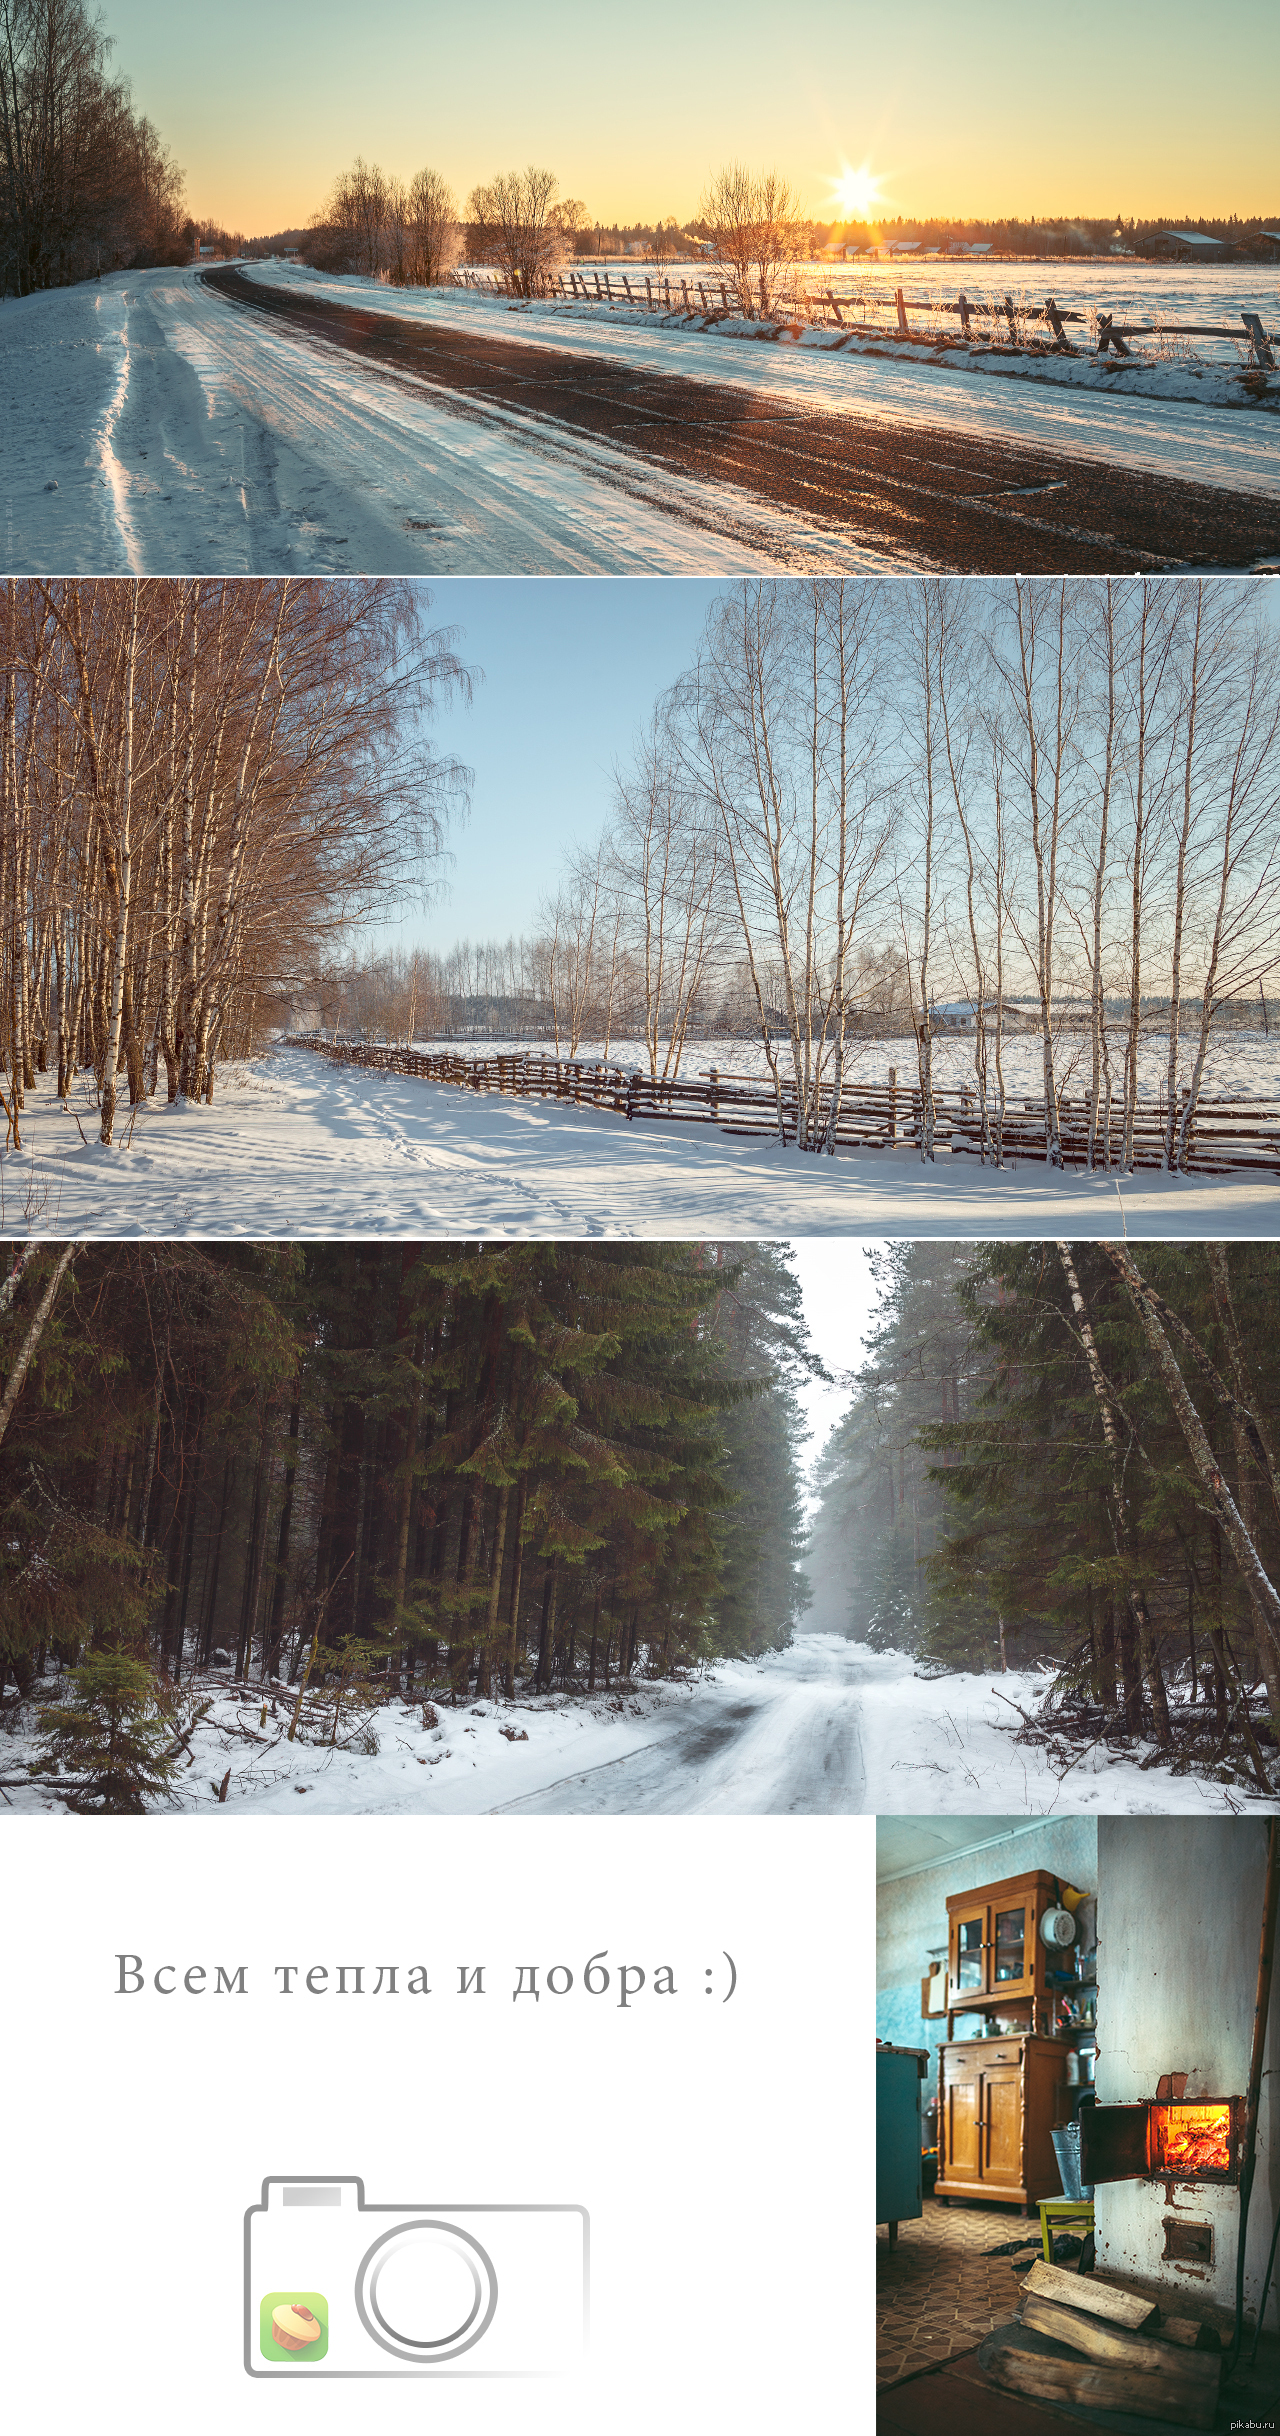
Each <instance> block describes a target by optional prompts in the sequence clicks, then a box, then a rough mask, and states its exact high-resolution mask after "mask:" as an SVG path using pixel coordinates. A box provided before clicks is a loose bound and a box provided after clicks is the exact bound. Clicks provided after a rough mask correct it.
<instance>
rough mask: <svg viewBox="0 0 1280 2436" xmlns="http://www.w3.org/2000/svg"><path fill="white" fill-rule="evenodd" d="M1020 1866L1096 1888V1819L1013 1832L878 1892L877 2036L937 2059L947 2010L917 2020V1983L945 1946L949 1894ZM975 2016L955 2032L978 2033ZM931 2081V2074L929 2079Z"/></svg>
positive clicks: (961, 2020)
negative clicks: (935, 1950)
mask: <svg viewBox="0 0 1280 2436" xmlns="http://www.w3.org/2000/svg"><path fill="white" fill-rule="evenodd" d="M1026 1869H1051V1870H1052V1871H1053V1873H1054V1876H1055V1877H1057V1878H1062V1879H1063V1880H1065V1882H1066V1883H1067V1884H1068V1885H1069V1886H1078V1887H1079V1888H1080V1889H1081V1890H1082V1892H1083V1893H1085V1894H1096V1892H1097V1887H1098V1822H1097V1820H1096V1819H1091V1818H1062V1819H1048V1820H1046V1821H1045V1823H1044V1824H1043V1826H1038V1827H1035V1828H1033V1829H1032V1830H1031V1831H1030V1833H1024V1834H1020V1835H1011V1836H1009V1837H1008V1838H1007V1839H1005V1840H1004V1841H1002V1842H1000V1843H996V1844H986V1845H984V1846H983V1848H982V1850H981V1851H980V1852H972V1853H968V1854H965V1855H963V1856H962V1857H961V1858H959V1859H955V1858H952V1859H949V1860H946V1861H942V1862H939V1863H938V1864H937V1865H936V1866H934V1867H932V1868H929V1869H921V1870H914V1871H913V1872H912V1874H911V1876H910V1877H907V1878H893V1879H890V1880H889V1881H888V1883H887V1884H885V1885H882V1886H879V1887H877V1889H876V2036H877V2038H882V2039H886V2040H889V2041H891V2042H892V2044H893V2045H894V2046H895V2047H927V2048H928V2049H929V2052H930V2055H931V2056H933V2055H936V2054H937V2051H938V2049H939V2047H940V2046H942V2044H943V2042H944V2040H945V2038H946V2035H947V2017H946V2015H945V2013H943V2014H938V2015H936V2016H934V2018H933V2019H931V2020H929V2021H922V2020H921V2017H920V1982H921V1980H922V1979H923V1977H924V1974H925V1972H926V1971H927V1970H928V1967H929V1948H930V1947H931V1946H942V1947H945V1946H946V1942H947V1897H948V1895H960V1894H963V1893H964V1892H965V1890H966V1888H967V1887H970V1886H989V1885H991V1884H993V1883H994V1882H995V1880H996V1879H997V1878H1013V1877H1018V1876H1020V1875H1021V1873H1022V1871H1023V1870H1026ZM984 2026H985V2025H984V2023H983V2021H982V2019H981V2017H980V2016H977V2015H971V2016H969V2017H968V2018H967V2019H966V2017H965V2016H963V2015H960V2014H957V2016H956V2030H957V2033H960V2032H962V2031H963V2030H965V2029H966V2028H970V2027H972V2028H973V2029H975V2030H977V2029H981V2028H983V2027H984ZM934 2078H935V2082H936V2074H935V2076H934Z"/></svg>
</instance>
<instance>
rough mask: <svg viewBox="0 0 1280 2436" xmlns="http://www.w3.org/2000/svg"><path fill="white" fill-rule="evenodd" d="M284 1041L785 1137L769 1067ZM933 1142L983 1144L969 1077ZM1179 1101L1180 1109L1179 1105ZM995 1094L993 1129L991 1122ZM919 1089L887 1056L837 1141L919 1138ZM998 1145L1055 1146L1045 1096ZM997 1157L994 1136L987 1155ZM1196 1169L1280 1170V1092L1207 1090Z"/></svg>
mask: <svg viewBox="0 0 1280 2436" xmlns="http://www.w3.org/2000/svg"><path fill="white" fill-rule="evenodd" d="M285 1046H286V1047H287V1048H292V1049H311V1050H314V1052H315V1053H316V1055H317V1056H319V1057H327V1058H331V1059H332V1060H334V1062H335V1063H337V1064H339V1065H344V1066H367V1067H371V1068H372V1069H373V1071H374V1072H375V1073H378V1074H409V1075H415V1076H417V1077H418V1078H419V1079H420V1080H421V1081H422V1082H428V1083H451V1084H453V1085H454V1086H455V1087H456V1088H458V1089H461V1090H465V1091H496V1092H499V1093H500V1094H501V1095H502V1096H503V1097H504V1098H508V1099H543V1100H559V1101H561V1102H562V1103H566V1102H567V1103H568V1104H570V1105H571V1106H573V1107H575V1108H600V1109H604V1110H606V1111H608V1112H609V1113H610V1114H611V1115H614V1116H621V1117H625V1119H626V1121H627V1123H628V1124H634V1123H637V1122H639V1121H641V1120H647V1119H656V1120H658V1121H659V1122H661V1123H663V1124H668V1125H672V1124H675V1125H709V1126H714V1127H716V1128H717V1129H718V1130H719V1131H720V1132H721V1133H730V1134H754V1135H756V1136H758V1137H759V1136H763V1137H766V1138H767V1137H769V1136H772V1137H773V1138H774V1139H775V1140H776V1139H777V1138H778V1109H777V1101H776V1099H775V1095H774V1089H773V1083H772V1079H771V1077H770V1076H768V1075H767V1074H766V1075H750V1074H726V1073H723V1072H722V1071H721V1070H720V1069H719V1068H718V1067H716V1066H712V1067H710V1068H709V1069H708V1070H707V1071H706V1072H704V1073H702V1074H699V1075H697V1076H696V1077H692V1078H689V1077H685V1076H680V1077H679V1078H677V1080H675V1081H674V1082H662V1081H654V1080H653V1079H652V1077H651V1076H649V1075H647V1074H645V1073H643V1072H642V1071H641V1070H640V1069H639V1068H635V1069H629V1068H627V1067H624V1066H609V1065H604V1064H602V1063H600V1062H598V1061H596V1060H592V1059H589V1058H555V1057H545V1056H543V1055H541V1054H540V1053H539V1052H538V1051H537V1050H517V1051H512V1052H511V1053H510V1054H507V1055H503V1054H501V1053H498V1054H495V1055H493V1056H490V1057H461V1056H459V1055H457V1054H456V1053H455V1052H453V1051H451V1050H425V1049H399V1048H391V1047H388V1046H386V1045H385V1044H383V1043H381V1042H375V1041H328V1040H325V1039H324V1038H323V1037H322V1036H321V1035H320V1034H319V1033H313V1032H304V1033H293V1034H291V1035H290V1036H289V1037H288V1039H287V1040H286V1042H285ZM819 1101H820V1114H819V1123H818V1127H817V1131H818V1132H819V1135H820V1134H821V1130H822V1127H823V1126H825V1124H826V1123H827V1121H828V1119H829V1117H830V1112H831V1093H830V1091H829V1090H826V1089H823V1090H822V1091H821V1092H820V1093H819ZM933 1103H934V1111H935V1123H934V1145H935V1148H936V1150H937V1151H939V1152H940V1153H943V1154H946V1153H947V1152H951V1151H966V1152H969V1153H971V1154H972V1155H973V1156H975V1157H978V1158H980V1157H981V1156H982V1153H983V1134H982V1115H981V1110H980V1107H979V1104H978V1096H977V1092H976V1090H975V1089H974V1087H973V1085H972V1084H962V1085H961V1086H959V1088H957V1089H951V1090H937V1089H935V1091H934V1093H933ZM1180 1115H1181V1111H1179V1116H1180ZM1167 1116H1168V1110H1167V1106H1166V1104H1165V1103H1164V1102H1162V1101H1160V1100H1150V1101H1144V1102H1142V1103H1141V1105H1140V1106H1139V1108H1138V1111H1137V1114H1136V1116H1135V1119H1134V1128H1133V1164H1134V1166H1135V1167H1155V1168H1159V1167H1163V1165H1164V1158H1165V1132H1166V1124H1167ZM782 1117H783V1128H784V1132H785V1138H786V1140H787V1141H788V1142H794V1141H795V1140H796V1119H797V1095H796V1090H795V1085H794V1083H787V1082H785V1081H784V1083H783V1090H782ZM994 1125H995V1116H994V1111H993V1109H992V1107H991V1105H990V1103H989V1104H988V1129H989V1131H991V1130H993V1129H994ZM920 1126H921V1096H920V1091H919V1088H918V1086H916V1085H912V1084H908V1083H905V1082H900V1081H899V1078H898V1070H897V1068H896V1066H890V1068H889V1070H888V1075H887V1079H886V1081H885V1082H883V1083H846V1084H845V1085H844V1088H843V1091H842V1092H841V1096H840V1111H839V1115H838V1117H837V1120H836V1128H835V1138H836V1143H837V1146H838V1147H839V1148H840V1149H841V1150H891V1149H894V1148H902V1147H904V1146H909V1145H913V1144H914V1145H917V1146H918V1144H919V1141H920ZM1058 1127H1059V1134H1060V1138H1061V1144H1062V1156H1063V1160H1064V1163H1065V1164H1066V1165H1067V1166H1068V1167H1087V1166H1088V1164H1089V1103H1088V1101H1087V1100H1083V1099H1081V1100H1069V1099H1066V1098H1063V1099H1062V1100H1061V1101H1060V1102H1059V1105H1058ZM1123 1131H1124V1126H1123V1114H1122V1112H1118V1111H1117V1110H1116V1109H1115V1108H1114V1107H1113V1109H1112V1114H1111V1127H1110V1157H1109V1158H1108V1156H1107V1142H1106V1139H1105V1136H1104V1133H1103V1130H1102V1128H1101V1126H1100V1127H1099V1133H1098V1139H1097V1142H1096V1144H1095V1151H1094V1165H1095V1166H1096V1167H1101V1166H1110V1167H1112V1168H1119V1167H1120V1165H1121V1149H1122V1142H1123ZM999 1141H1000V1150H1001V1154H1002V1157H1003V1159H1004V1160H1005V1162H1006V1163H1010V1162H1012V1161H1015V1160H1024V1159H1039V1160H1044V1159H1046V1158H1047V1156H1048V1151H1047V1145H1046V1140H1045V1111H1044V1101H1043V1099H1035V1098H1032V1099H1028V1098H1026V1097H1025V1096H1024V1095H1022V1094H1018V1095H1016V1096H1015V1095H1013V1094H1009V1095H1008V1096H1007V1097H1006V1100H1005V1105H1004V1111H1003V1116H1002V1119H1001V1121H1000V1128H999ZM991 1156H992V1152H991V1147H990V1143H988V1146H987V1157H988V1159H989V1158H990V1157H991ZM1186 1172H1187V1173H1188V1174H1189V1175H1199V1176H1224V1175H1247V1174H1255V1175H1258V1174H1261V1175H1278V1174H1280V1101H1275V1100H1256V1099H1244V1098H1231V1099H1226V1098H1224V1099H1204V1098H1202V1099H1201V1100H1200V1102H1199V1104H1198V1106H1197V1109H1196V1112H1195V1115H1194V1118H1193V1120H1192V1123H1191V1127H1190V1131H1189V1140H1188V1150H1187V1157H1186Z"/></svg>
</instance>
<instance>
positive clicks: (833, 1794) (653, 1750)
mask: <svg viewBox="0 0 1280 2436" xmlns="http://www.w3.org/2000/svg"><path fill="white" fill-rule="evenodd" d="M856 1655H857V1653H856V1651H855V1649H854V1645H853V1643H852V1642H850V1641H842V1640H838V1639H837V1638H836V1636H835V1635H834V1634H829V1633H807V1634H800V1635H798V1636H797V1638H796V1639H795V1640H794V1641H793V1642H792V1644H791V1646H790V1648H789V1649H786V1650H783V1651H781V1652H780V1653H779V1655H778V1656H777V1657H773V1658H769V1659H767V1660H766V1661H765V1662H764V1664H763V1665H762V1666H761V1668H760V1671H759V1678H758V1688H757V1687H756V1686H753V1687H752V1690H751V1693H750V1694H749V1695H748V1696H745V1697H744V1694H743V1691H742V1686H741V1684H740V1683H737V1684H734V1685H733V1686H732V1687H729V1686H726V1687H725V1688H724V1689H723V1690H722V1689H721V1688H720V1687H719V1686H718V1685H716V1684H714V1683H711V1684H705V1685H703V1686H702V1688H701V1689H700V1690H699V1691H697V1692H695V1693H694V1695H693V1697H692V1699H691V1700H690V1701H689V1702H688V1704H687V1706H684V1707H682V1708H680V1709H678V1710H676V1711H674V1712H673V1714H672V1716H671V1718H670V1722H669V1724H667V1725H666V1731H665V1732H664V1733H663V1734H662V1736H661V1738H660V1739H659V1740H657V1741H654V1742H650V1743H646V1744H645V1745H644V1746H643V1747H642V1749H640V1750H638V1751H632V1752H631V1753H629V1755H628V1756H627V1757H626V1758H625V1759H613V1760H608V1761H606V1763H605V1764H604V1766H603V1767H599V1768H587V1769H584V1770H583V1771H582V1773H581V1774H580V1775H576V1776H564V1777H559V1778H557V1780H556V1781H555V1782H554V1783H553V1784H550V1785H544V1786H543V1788H542V1789H541V1791H540V1792H537V1793H526V1794H523V1795H521V1797H520V1799H519V1800H518V1801H514V1802H502V1803H500V1804H498V1805H497V1807H498V1808H499V1809H500V1810H501V1811H502V1812H503V1813H504V1814H505V1813H507V1812H511V1811H517V1810H519V1811H531V1812H538V1813H542V1814H543V1815H550V1814H553V1813H559V1814H561V1815H565V1816H573V1817H581V1816H587V1815H590V1814H591V1813H597V1812H598V1813H614V1814H619V1813H627V1812H632V1813H647V1812H653V1813H659V1812H665V1813H672V1812H675V1813H681V1812H684V1813H689V1812H694V1811H706V1812H715V1811H720V1812H723V1813H727V1814H730V1815H737V1816H760V1815H763V1814H766V1813H767V1814H769V1815H770V1816H776V1815H778V1814H780V1813H782V1814H785V1813H788V1812H790V1813H795V1814H799V1813H804V1812H808V1813H810V1814H812V1815H814V1816H828V1817H830V1816H832V1815H834V1814H836V1813H844V1812H854V1811H859V1810H861V1809H863V1808H864V1806H865V1805H864V1801H863V1792H864V1772H863V1763H862V1747H861V1742H860V1739H859V1733H858V1706H857V1701H856V1698H855V1695H854V1688H853V1685H854V1674H855V1661H856ZM655 1722H657V1721H656V1720H655ZM664 1722H665V1721H664Z"/></svg>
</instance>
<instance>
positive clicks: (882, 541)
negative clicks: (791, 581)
mask: <svg viewBox="0 0 1280 2436" xmlns="http://www.w3.org/2000/svg"><path fill="white" fill-rule="evenodd" d="M204 279H205V284H206V285H207V286H208V287H210V288H211V289H213V290H214V291H215V292H216V293H217V294H218V295H220V296H221V297H223V298H224V299H225V300H226V302H227V303H228V304H229V305H232V306H234V307H235V308H237V309H238V310H241V311H246V312H253V313H261V314H265V315H267V316H268V317H269V318H271V319H272V320H274V321H276V322H278V323H283V324H285V325H286V326H287V327H288V328H289V329H290V330H292V331H293V332H294V333H296V335H297V338H298V340H299V343H300V344H301V345H304V346H306V345H312V346H314V345H317V344H319V345H325V346H336V347H342V348H346V349H348V350H350V351H351V352H352V353H353V354H355V355H358V356H360V357H361V358H362V359H363V360H364V361H366V362H368V363H371V364H373V365H375V366H377V367H379V368H381V369H382V370H383V371H384V372H386V373H387V374H388V376H389V377H400V378H410V379H412V380H413V382H414V383H415V384H418V383H425V384H426V385H427V386H428V387H430V388H431V389H433V390H434V391H435V392H436V394H437V397H438V400H439V404H440V406H441V408H442V410H443V411H445V412H449V413H454V414H463V415H465V414H468V413H469V414H471V415H473V416H474V415H476V414H477V413H492V412H493V411H495V410H497V411H500V412H501V413H502V414H503V415H504V416H506V417H514V418H516V420H518V421H519V422H521V423H523V424H524V425H525V427H526V429H527V430H528V431H529V433H530V434H531V436H535V437H536V433H537V430H538V429H539V427H541V429H542V430H543V431H544V432H545V433H546V434H547V436H548V438H550V437H551V436H552V435H553V434H554V433H556V432H557V431H559V432H564V431H572V432H575V433H578V434H582V435H585V436H587V437H589V438H590V439H591V440H593V441H594V442H595V443H596V444H597V445H600V446H604V447H607V448H612V449H614V450H616V451H617V452H618V455H619V457H620V459H621V458H625V459H627V460H629V461H630V462H631V463H632V464H633V465H634V463H635V462H636V461H637V460H640V461H642V462H646V461H647V462H649V463H651V464H653V465H655V466H661V467H664V468H666V469H668V470H669V471H672V472H677V473H680V474H682V475H684V476H685V477H687V478H691V479H693V480H695V481H698V482H699V483H702V484H705V485H706V486H707V488H708V492H710V491H711V490H712V489H713V488H714V489H716V490H718V491H719V492H720V494H721V496H722V497H726V512H727V513H731V510H730V509H729V506H728V502H729V501H731V499H732V495H733V492H734V491H735V490H739V491H746V492H747V493H749V494H751V495H752V496H754V497H755V498H758V499H762V500H764V501H766V502H767V503H768V504H769V505H770V506H772V507H775V508H782V509H785V510H789V511H791V512H792V513H794V514H796V515H799V516H802V517H803V518H804V519H805V521H806V523H808V524H809V525H810V526H817V527H820V528H826V529H828V530H836V531H844V532H847V534H848V535H849V538H850V541H851V542H856V543H857V544H858V545H859V546H860V547H862V548H865V549H877V550H882V551H883V552H884V553H885V555H886V557H900V558H906V559H910V560H913V561H915V562H916V563H919V562H920V561H922V560H923V561H927V562H928V563H929V564H931V565H934V566H940V567H949V568H954V569H955V570H956V571H958V572H960V573H963V574H987V575H1009V574H1059V573H1065V574H1073V573H1074V574H1081V575H1100V574H1126V573H1129V574H1131V573H1139V572H1142V571H1144V570H1147V569H1150V568H1156V567H1169V566H1188V565H1195V564H1200V565H1211V566H1214V567H1247V566H1251V565H1253V564H1254V563H1255V562H1256V561H1257V560H1259V559H1260V558H1262V557H1264V556H1268V555H1271V554H1273V553H1275V552H1277V551H1280V507H1278V506H1277V505H1276V503H1275V502H1274V501H1273V500H1269V499H1266V498H1261V497H1258V496H1254V495H1248V494H1244V493H1239V492H1233V491H1229V490H1221V489H1216V488H1213V487H1212V486H1210V485H1208V484H1203V483H1196V482H1181V481H1176V480H1174V479H1172V478H1171V477H1168V476H1165V475H1161V474H1156V473H1151V472H1144V471H1141V470H1140V469H1137V468H1135V467H1133V466H1129V465H1126V466H1124V467H1118V466H1113V465H1108V464H1107V463H1105V462H1100V461H1099V460H1098V459H1096V458H1091V457H1068V456H1063V455H1060V454H1057V453H1055V452H1054V451H1052V450H1051V449H1049V448H1047V447H1045V446H1043V445H1041V444H1040V443H1039V442H1034V443H1028V444H1027V445H1025V446H1024V445H1021V444H1019V443H1016V442H1011V441H1009V440H1008V439H1007V438H1005V437H1003V436H1002V437H1001V438H1000V439H999V440H998V441H996V440H984V439H982V438H980V437H978V436H976V435H975V434H973V433H971V432H953V431H951V430H949V429H947V428H946V427H945V426H942V425H930V424H927V423H917V424H914V425H904V424H901V423H885V422H881V421H878V420H877V419H876V418H874V417H872V416H867V415H860V414H857V413H853V412H841V413H839V414H833V413H828V412H823V411H815V410H813V409H809V408H805V407H803V406H799V405H797V404H795V403H794V402H793V401H791V400H788V399H786V398H783V397H780V396H770V395H767V394H766V395H760V394H757V393H755V392H752V391H750V390H747V389H745V388H737V387H735V386H733V385H732V384H730V383H727V382H714V381H700V380H692V379H689V378H686V377H683V376H680V377H668V376H665V375H663V374H662V373H658V372H649V371H645V372H643V373H641V374H639V375H637V372H636V370H635V368H634V367H633V366H630V365H627V364H625V363H617V362H613V361H608V360H606V359H604V358H602V357H598V356H592V355H588V354H583V353H578V352H577V351H572V352H567V351H562V350H560V349H557V348H553V347H541V346H537V345H532V346H525V345H524V344H522V343H520V342H518V341H511V340H505V339H494V338H488V337H483V336H478V335H473V334H471V333H470V332H466V331H457V330H448V329H436V328H429V327H426V326H424V325H422V324H415V323H413V322H406V321H403V320H399V319H397V318H395V317H394V316H392V315H390V314H385V313H372V312H369V311H367V310H366V309H365V308H363V307H360V306H355V305H350V306H348V305H337V304H331V303H329V302H327V301H323V300H320V299H317V298H314V297H309V296H300V295H297V294H295V293H294V292H293V291H292V290H288V289H283V288H273V287H268V286H265V285H262V284H259V283H258V282H257V281H254V280H252V279H248V278H246V277H245V275H244V273H243V272H242V271H236V270H219V271H209V272H207V273H205V274H204ZM726 495H727V496H726ZM655 504H661V503H660V502H655ZM678 512H679V511H678V510H677V509H674V508H673V509H672V513H678Z"/></svg>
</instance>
